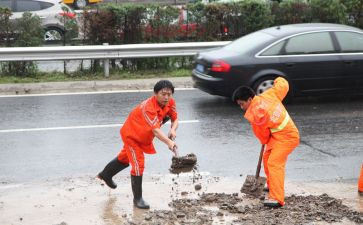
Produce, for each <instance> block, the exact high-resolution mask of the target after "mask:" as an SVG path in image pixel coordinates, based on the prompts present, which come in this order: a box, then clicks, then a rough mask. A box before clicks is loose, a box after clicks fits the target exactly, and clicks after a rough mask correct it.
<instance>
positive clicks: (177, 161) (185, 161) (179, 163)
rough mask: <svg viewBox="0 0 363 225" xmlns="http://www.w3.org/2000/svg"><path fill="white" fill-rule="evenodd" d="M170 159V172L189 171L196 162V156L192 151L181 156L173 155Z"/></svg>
mask: <svg viewBox="0 0 363 225" xmlns="http://www.w3.org/2000/svg"><path fill="white" fill-rule="evenodd" d="M171 161H172V163H171V166H170V169H169V170H170V172H171V173H181V172H190V171H192V170H193V169H194V167H195V165H196V163H197V156H196V155H195V154H193V153H190V154H188V155H186V156H181V157H175V156H173V158H172V160H171Z"/></svg>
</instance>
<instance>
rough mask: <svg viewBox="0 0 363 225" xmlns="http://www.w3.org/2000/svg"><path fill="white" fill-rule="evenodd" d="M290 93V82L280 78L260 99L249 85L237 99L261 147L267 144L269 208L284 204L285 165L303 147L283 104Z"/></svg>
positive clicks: (238, 90) (266, 163) (267, 200)
mask: <svg viewBox="0 0 363 225" xmlns="http://www.w3.org/2000/svg"><path fill="white" fill-rule="evenodd" d="M288 91H289V84H288V82H287V81H286V80H285V79H284V78H282V77H278V78H277V79H275V81H274V85H273V87H272V88H270V89H268V90H266V91H265V92H264V93H262V94H260V95H258V96H256V94H255V92H254V91H253V90H252V89H251V88H249V87H246V86H243V87H239V88H238V89H237V90H236V91H235V92H234V94H233V100H234V101H235V102H236V103H237V104H238V105H239V106H240V107H241V109H242V110H244V111H245V115H244V117H245V118H246V119H247V120H248V121H249V122H250V123H251V125H252V130H253V132H254V134H255V135H256V137H257V138H258V139H259V140H260V142H261V144H266V145H265V146H266V147H265V150H264V154H263V167H264V170H265V174H266V177H267V188H268V190H269V195H268V199H266V200H265V201H264V205H265V206H269V207H279V206H283V205H284V204H285V202H284V180H285V165H286V161H287V157H288V155H289V154H290V153H291V152H292V151H293V150H294V149H295V148H296V147H297V146H298V145H299V131H298V129H297V128H296V126H295V124H294V122H293V121H292V119H291V117H290V116H289V114H288V113H287V111H286V109H285V107H284V106H283V104H282V100H283V99H284V98H285V96H286V94H287V92H288Z"/></svg>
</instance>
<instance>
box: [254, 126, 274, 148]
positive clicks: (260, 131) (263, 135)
mask: <svg viewBox="0 0 363 225" xmlns="http://www.w3.org/2000/svg"><path fill="white" fill-rule="evenodd" d="M252 130H253V133H254V134H255V135H256V137H257V138H258V140H260V142H261V144H267V143H268V141H269V140H270V136H271V132H270V129H268V128H267V127H266V126H258V125H256V124H252Z"/></svg>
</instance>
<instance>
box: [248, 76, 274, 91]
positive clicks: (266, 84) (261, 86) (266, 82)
mask: <svg viewBox="0 0 363 225" xmlns="http://www.w3.org/2000/svg"><path fill="white" fill-rule="evenodd" d="M274 80H275V77H273V76H268V77H263V78H261V79H259V80H258V81H257V82H256V83H255V85H254V86H253V90H254V91H255V92H256V94H257V95H259V94H261V93H263V92H264V91H266V90H267V89H269V88H271V87H272V86H273V85H274Z"/></svg>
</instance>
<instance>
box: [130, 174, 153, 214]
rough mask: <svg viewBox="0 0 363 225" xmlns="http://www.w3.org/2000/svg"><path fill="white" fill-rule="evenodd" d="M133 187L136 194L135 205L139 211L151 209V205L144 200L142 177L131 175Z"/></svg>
mask: <svg viewBox="0 0 363 225" xmlns="http://www.w3.org/2000/svg"><path fill="white" fill-rule="evenodd" d="M131 187H132V192H133V194H134V205H135V206H136V207H137V208H139V209H149V208H150V205H149V204H147V202H145V201H144V199H143V198H142V176H133V175H131Z"/></svg>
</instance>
